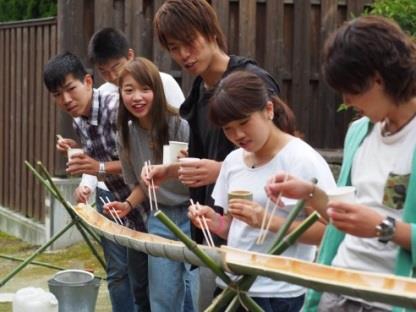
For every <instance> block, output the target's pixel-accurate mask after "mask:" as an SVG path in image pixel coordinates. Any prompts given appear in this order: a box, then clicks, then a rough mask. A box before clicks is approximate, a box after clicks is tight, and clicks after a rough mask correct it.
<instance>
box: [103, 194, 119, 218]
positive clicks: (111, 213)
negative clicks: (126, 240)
mask: <svg viewBox="0 0 416 312" xmlns="http://www.w3.org/2000/svg"><path fill="white" fill-rule="evenodd" d="M100 200H101V202H102V203H103V205H105V204H107V203H106V202H105V200H104V199H103V198H102V197H101V196H100ZM109 212H110V215H111V217H112V218H113V221H114V222H115V223H116V224H119V223H118V221H117V219H116V217H115V216H114V215H113V212H112V211H111V209H110V210H109Z"/></svg>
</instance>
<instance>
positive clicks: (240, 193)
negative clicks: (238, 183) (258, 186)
mask: <svg viewBox="0 0 416 312" xmlns="http://www.w3.org/2000/svg"><path fill="white" fill-rule="evenodd" d="M234 198H239V199H246V200H253V193H252V192H250V191H244V190H235V191H231V192H228V201H230V200H231V199H234Z"/></svg>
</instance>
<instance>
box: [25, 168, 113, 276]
mask: <svg viewBox="0 0 416 312" xmlns="http://www.w3.org/2000/svg"><path fill="white" fill-rule="evenodd" d="M27 165H29V168H31V170H32V172H34V173H35V176H36V177H37V178H39V179H40V180H41V181H42V182H46V181H47V182H48V183H43V184H44V185H45V186H46V187H47V189H48V190H49V191H50V190H52V191H51V193H52V195H53V196H54V197H55V198H56V199H57V200H58V201H59V202H60V203H61V204H62V205H63V206H64V208H65V209H66V211H67V212H68V214H69V215H70V216H71V219H72V220H75V226H76V227H77V229H78V231H79V232H80V234H81V236H82V237H83V239H84V241H85V242H86V243H87V245H88V247H89V248H90V250H91V252H92V253H93V255H94V256H95V258H97V260H98V262H99V263H100V264H101V266H102V267H103V268H104V269H105V268H106V264H105V262H104V260H103V259H102V258H101V256H100V254H99V253H98V251H97V250H96V249H95V247H94V245H93V244H92V243H91V241H90V239H89V238H88V236H87V234H86V233H85V231H86V232H88V233H90V235H92V234H91V230H90V229H89V228H88V227H86V226H83V224H82V223H81V219H80V218H79V217H78V215H77V214H76V213H75V212H74V211H73V210H72V205H70V204H68V202H67V201H66V200H65V199H64V197H63V196H62V194H61V192H60V191H59V189H58V188H57V187H56V185H55V183H54V182H53V180H52V177H51V175H50V174H49V171H48V170H47V169H46V167H45V166H44V165H43V164H42V162H40V161H38V162H37V165H38V167H39V168H40V170H41V173H42V174H43V176H44V177H45V178H46V181H45V178H43V177H42V176H41V174H40V173H39V172H38V171H36V170H35V169H34V168H33V167H32V166H30V164H29V163H27ZM36 173H37V174H36ZM48 184H49V185H48ZM92 237H93V238H94V239H95V240H97V242H98V243H101V242H100V241H99V240H98V238H97V237H96V236H95V235H92Z"/></svg>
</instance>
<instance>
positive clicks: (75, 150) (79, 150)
mask: <svg viewBox="0 0 416 312" xmlns="http://www.w3.org/2000/svg"><path fill="white" fill-rule="evenodd" d="M67 153H68V159H71V157H72V156H74V155H76V154H84V150H83V149H82V148H68V151H67Z"/></svg>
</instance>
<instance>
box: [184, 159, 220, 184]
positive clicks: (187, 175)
mask: <svg viewBox="0 0 416 312" xmlns="http://www.w3.org/2000/svg"><path fill="white" fill-rule="evenodd" d="M221 165H222V162H219V161H215V160H211V159H200V160H198V161H193V162H183V163H181V164H180V167H179V170H178V178H179V180H180V181H181V182H182V183H183V184H185V185H186V186H188V187H200V186H204V185H209V184H212V183H215V181H216V180H217V178H218V175H219V172H220V169H221Z"/></svg>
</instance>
